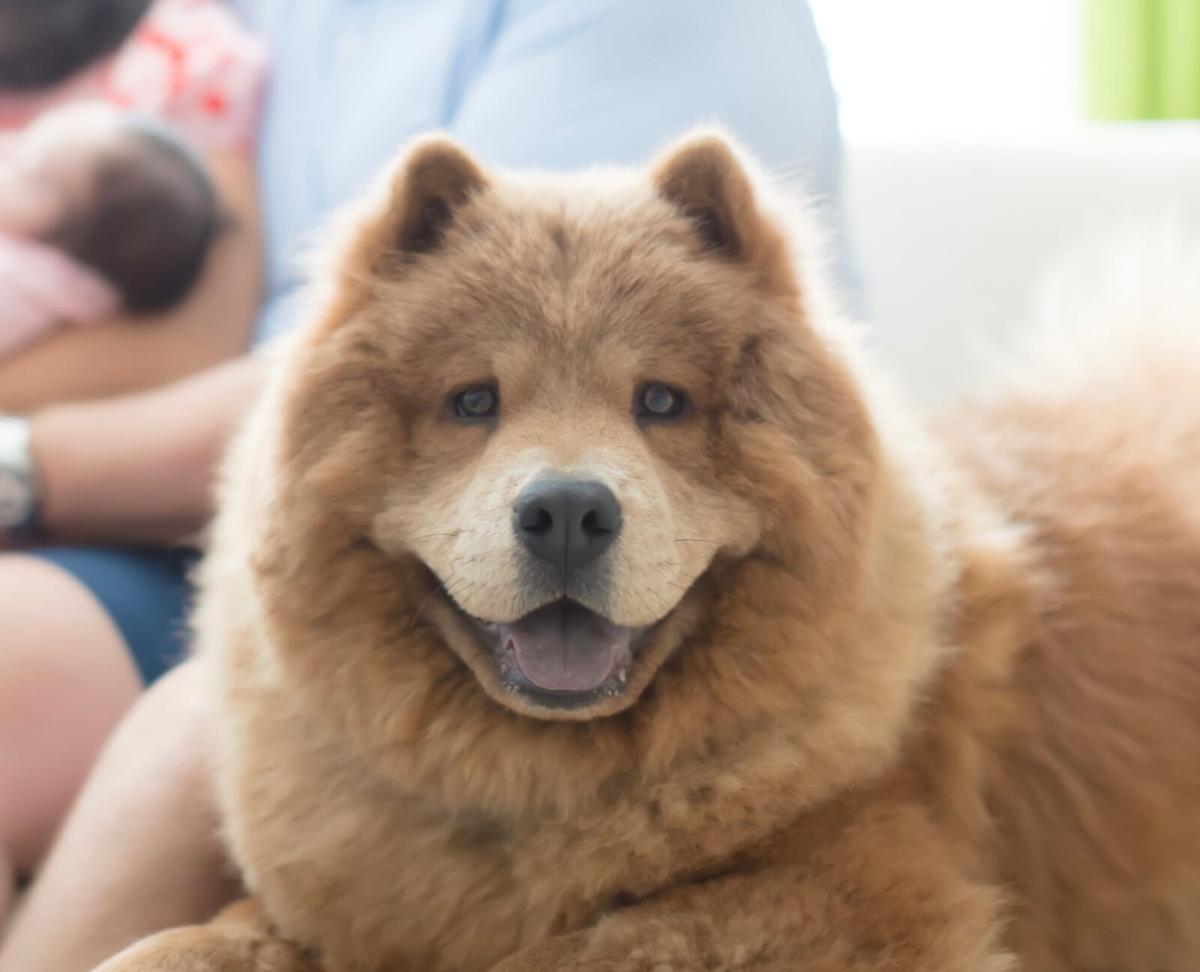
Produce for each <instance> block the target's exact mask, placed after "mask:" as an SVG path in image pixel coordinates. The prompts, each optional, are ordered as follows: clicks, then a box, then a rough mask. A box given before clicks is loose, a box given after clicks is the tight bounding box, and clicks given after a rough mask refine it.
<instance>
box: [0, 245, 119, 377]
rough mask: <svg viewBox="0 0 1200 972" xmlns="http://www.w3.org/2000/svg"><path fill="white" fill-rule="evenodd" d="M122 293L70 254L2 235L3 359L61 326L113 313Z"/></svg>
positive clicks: (0, 342)
mask: <svg viewBox="0 0 1200 972" xmlns="http://www.w3.org/2000/svg"><path fill="white" fill-rule="evenodd" d="M119 306H120V295H119V294H118V293H117V291H116V289H115V288H114V287H113V286H112V285H111V284H110V283H109V282H108V281H107V280H105V279H104V278H103V277H101V276H100V275H99V274H97V273H95V272H94V271H93V270H91V269H90V268H88V267H85V266H84V265H83V264H81V263H79V262H77V261H75V260H73V259H71V257H69V256H67V255H65V254H64V253H61V252H60V251H58V250H55V249H53V248H51V247H48V246H44V245H43V244H41V243H34V242H31V241H29V240H23V239H19V238H17V237H14V236H8V235H5V234H2V233H0V358H4V357H6V356H8V355H11V354H13V353H14V352H16V351H19V350H20V349H22V348H24V347H26V346H27V345H29V344H33V343H34V342H36V341H39V340H41V339H42V338H44V337H48V336H49V335H50V334H52V333H53V332H54V331H56V330H58V329H59V328H62V327H86V326H87V325H89V324H95V323H98V322H99V321H102V320H104V319H105V318H106V317H109V316H111V315H112V314H114V313H115V312H116V311H117V309H118V307H119Z"/></svg>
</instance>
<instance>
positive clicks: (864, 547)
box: [105, 134, 1200, 972]
mask: <svg viewBox="0 0 1200 972" xmlns="http://www.w3.org/2000/svg"><path fill="white" fill-rule="evenodd" d="M815 264H816V259H815V257H814V256H813V254H812V253H811V252H809V247H808V246H807V245H806V244H805V243H804V242H803V239H802V238H801V237H799V236H797V235H796V230H795V229H794V228H793V225H792V222H791V220H790V218H785V217H784V216H783V215H781V212H780V211H779V210H778V209H777V207H776V206H775V205H774V204H773V203H772V202H771V201H770V200H769V199H768V198H767V195H766V193H765V190H764V189H763V187H762V185H761V183H760V182H759V181H758V180H756V178H755V177H754V175H753V174H752V172H751V171H750V170H749V169H748V168H747V166H746V164H745V162H744V161H743V160H742V159H741V158H740V156H739V153H738V152H737V151H736V150H735V149H733V148H731V147H730V145H729V144H728V143H727V142H725V141H724V140H723V139H721V138H720V137H719V136H715V135H709V134H700V135H697V136H694V137H692V138H690V139H688V140H686V141H684V142H683V143H681V144H679V145H678V146H676V147H675V148H674V149H672V150H671V151H670V152H668V153H666V154H665V155H664V156H663V157H662V158H660V159H659V160H658V161H657V163H656V164H654V166H653V167H652V168H651V170H650V171H649V172H648V173H645V174H643V173H612V174H609V175H603V176H597V175H596V174H592V175H589V176H586V177H576V178H546V177H529V178H523V177H515V176H506V175H497V174H492V173H488V172H486V171H484V169H482V168H481V167H480V166H479V165H478V164H477V163H476V162H475V161H473V160H472V159H471V158H470V157H468V156H467V155H466V154H465V153H464V152H463V151H462V150H461V149H459V148H458V147H456V146H455V145H454V144H452V143H450V142H448V141H446V140H443V139H440V138H433V139H426V140H423V141H420V142H418V143H417V144H415V145H414V146H412V147H411V148H410V149H409V150H408V151H407V153H406V154H405V155H404V157H403V159H402V160H401V161H400V163H399V165H398V167H397V168H396V170H395V172H394V174H393V175H392V176H391V178H390V179H389V180H388V181H387V183H386V185H385V186H383V188H382V190H381V192H380V193H379V194H378V195H377V196H376V197H373V198H372V199H371V200H369V201H368V202H367V203H366V204H365V206H364V208H363V209H362V210H361V212H359V213H358V214H357V215H356V216H354V217H352V218H351V219H350V220H349V222H348V226H347V229H346V231H345V233H344V234H343V238H342V239H341V241H340V243H339V244H338V246H337V247H336V250H335V257H334V259H333V261H332V265H331V266H330V268H329V270H328V271H327V273H326V274H325V276H324V278H323V279H324V282H325V284H326V289H327V293H326V294H325V295H324V296H323V297H322V298H321V302H320V311H319V313H317V314H315V315H314V318H313V320H312V322H311V324H310V325H309V326H308V327H306V328H305V329H303V331H302V332H301V333H300V334H299V335H298V336H297V337H296V339H295V340H294V341H293V342H292V343H291V345H290V346H289V347H288V348H287V349H286V351H285V353H284V354H283V355H282V358H281V366H280V368H279V369H278V372H277V374H276V377H275V380H274V381H273V383H272V385H271V387H270V388H269V390H268V392H267V393H266V395H265V396H264V398H263V400H262V403H261V405H260V407H259V408H258V410H257V412H256V414H255V416H254V418H253V421H252V423H251V425H250V427H249V428H248V430H247V432H246V433H245V434H244V435H243V437H242V439H241V441H240V445H239V446H238V447H237V448H236V449H235V453H234V456H233V458H232V461H231V463H230V466H229V475H228V477H227V482H226V485H225V490H224V504H223V510H222V513H221V516H220V520H219V523H218V527H217V530H216V536H215V542H214V547H213V551H212V554H211V556H210V557H209V559H208V561H207V564H206V567H205V570H204V580H203V597H202V603H201V606H200V609H199V614H198V621H197V623H198V630H199V638H200V652H201V656H202V659H203V662H204V663H205V664H208V665H209V666H211V668H212V671H213V672H214V674H215V677H216V684H217V686H218V691H219V693H220V698H221V704H222V706H223V715H224V719H223V726H222V729H223V739H222V745H221V752H220V758H219V771H218V780H219V790H220V794H221V802H222V805H223V808H224V813H225V819H226V826H227V833H228V839H229V844H230V847H231V848H232V852H233V855H234V857H235V859H236V861H237V863H238V864H239V866H240V867H241V869H242V873H243V874H244V875H245V879H246V883H247V887H248V888H249V890H250V892H251V894H252V896H253V903H248V904H247V905H244V906H242V907H240V908H239V909H237V910H236V911H235V913H234V914H232V915H230V916H227V917H226V918H224V919H222V920H219V921H218V922H216V923H215V924H213V925H211V926H209V927H206V928H200V929H186V930H178V931H173V932H168V933H166V934H164V935H162V936H159V937H157V938H155V939H151V940H149V941H147V942H145V943H142V944H140V945H138V946H135V947H134V948H133V949H132V950H130V951H129V952H127V953H125V954H123V955H122V956H120V957H118V958H117V959H115V960H113V961H112V962H111V963H110V964H109V965H107V966H106V967H105V969H106V972H114V970H120V972H134V970H140V972H141V970H149V969H160V970H177V972H180V970H182V972H195V970H219V972H251V970H253V972H300V970H310V969H313V970H315V969H320V970H324V972H407V970H420V972H440V970H447V972H449V970H455V972H473V970H487V969H496V970H501V969H502V970H505V972H518V970H519V972H538V970H541V972H565V970H587V972H617V970H628V972H634V970H638V972H668V970H676V972H679V970H692V969H709V970H726V969H745V970H756V972H767V970H771V972H783V970H804V972H882V970H896V972H913V970H927V972H950V970H962V972H968V970H969V972H1002V970H1011V969H1024V970H1031V972H1077V970H1085V969H1086V970H1098V972H1099V970H1103V972H1110V970H1122V972H1161V970H1179V972H1186V970H1195V969H1200V382H1198V381H1197V378H1196V376H1197V374H1200V371H1198V370H1197V368H1198V366H1200V354H1198V353H1195V352H1194V351H1193V352H1192V356H1191V357H1190V359H1189V358H1186V357H1182V356H1180V355H1164V356H1162V357H1160V358H1154V357H1152V356H1151V355H1149V354H1147V355H1144V356H1142V357H1137V356H1134V355H1132V354H1129V355H1126V356H1125V357H1124V358H1123V359H1121V366H1120V367H1107V366H1103V367H1098V368H1097V370H1096V371H1095V375H1096V377H1095V380H1089V379H1088V378H1087V377H1086V376H1075V377H1073V378H1072V379H1071V380H1070V381H1069V382H1067V381H1062V382H1056V381H1054V380H1048V381H1043V382H1036V383H1030V387H1031V388H1033V389H1035V390H1033V391H1025V392H1020V391H1018V392H1013V393H1012V394H1010V395H1008V396H1007V397H1005V398H1003V399H1000V400H998V401H996V402H994V403H992V404H990V405H985V406H977V407H974V408H970V409H968V408H964V409H962V410H959V411H957V412H955V413H954V414H953V416H952V419H953V421H952V422H951V423H950V424H948V425H947V426H946V428H945V429H944V430H942V431H941V432H940V433H939V434H938V435H936V436H934V435H929V434H928V433H927V432H926V431H923V429H922V427H921V426H920V425H919V424H918V423H916V422H915V421H912V420H911V419H909V418H908V416H907V415H906V413H905V411H904V409H903V408H902V407H901V405H900V404H899V403H898V402H897V401H895V400H893V398H892V397H891V396H890V395H888V394H887V392H886V390H885V389H884V387H883V386H882V385H881V383H880V381H879V380H878V379H877V377H876V376H874V375H873V374H872V373H871V372H870V370H869V368H868V366H867V364H866V363H865V362H863V361H862V360H861V355H860V353H859V352H858V351H857V350H856V349H855V347H854V344H853V340H852V339H851V336H850V335H849V333H848V329H847V328H846V327H845V325H843V324H842V323H840V320H839V314H838V311H837V308H836V306H835V305H834V303H833V302H832V301H831V300H830V299H829V297H827V296H826V292H825V290H824V289H823V285H822V283H821V281H820V274H819V272H818V271H817V267H816V266H815ZM1195 347H1196V348H1197V349H1200V341H1197V342H1195ZM1168 401H1169V402H1171V403H1172V408H1171V410H1170V411H1167V410H1166V403H1167V402H1168Z"/></svg>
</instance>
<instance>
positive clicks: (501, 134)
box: [0, 0, 849, 972]
mask: <svg viewBox="0 0 1200 972" xmlns="http://www.w3.org/2000/svg"><path fill="white" fill-rule="evenodd" d="M239 9H240V11H241V12H242V13H243V14H244V15H245V17H246V19H247V21H248V23H249V24H250V25H251V26H252V27H253V28H255V29H256V30H257V31H258V32H259V33H260V35H261V36H262V37H263V38H265V39H266V40H267V42H268V44H269V46H270V49H271V52H272V66H273V67H272V70H273V74H272V86H271V92H270V95H269V98H268V101H267V104H266V110H265V116H264V124H263V128H262V132H261V138H260V144H259V152H258V162H259V166H258V168H259V175H260V184H261V186H262V199H263V208H264V216H265V222H266V228H267V240H268V244H269V246H268V293H267V297H266V301H265V303H264V306H263V308H262V312H261V315H260V316H259V323H258V329H257V336H258V339H259V340H264V339H267V338H269V337H270V336H273V335H275V334H280V333H283V332H286V331H287V330H288V329H289V327H290V326H291V325H292V324H293V323H294V322H295V320H296V319H297V316H298V315H299V314H301V313H303V301H302V298H301V297H300V296H299V294H300V286H299V285H300V283H301V276H300V274H299V272H298V270H297V262H296V256H297V254H298V253H299V252H300V251H301V250H302V249H303V245H304V243H305V241H306V240H307V239H308V238H309V237H310V235H311V234H312V232H313V231H314V230H315V229H316V228H317V227H318V226H319V225H320V224H321V223H322V221H323V220H324V219H325V217H326V216H327V214H328V213H329V212H330V211H331V210H332V209H333V208H335V207H337V206H338V205H340V204H341V203H342V202H344V201H346V200H348V199H350V198H352V197H353V196H354V195H355V194H356V193H357V192H358V191H359V190H360V189H361V188H362V187H363V186H364V185H365V183H366V182H367V181H368V180H369V178H370V177H371V176H372V175H373V174H374V173H375V172H376V171H377V170H378V169H379V168H380V167H381V166H382V165H383V164H384V163H385V162H386V161H387V160H388V159H389V158H390V157H391V156H392V155H393V154H394V153H395V152H396V151H397V149H398V148H399V147H400V145H401V144H402V143H403V142H405V141H406V140H407V139H408V138H409V137H410V136H412V135H414V134H417V133H419V132H422V131H426V130H428V129H431V128H443V129H445V130H447V131H448V132H449V133H450V134H451V135H453V136H454V137H455V138H457V139H459V140H460V141H461V142H463V143H464V144H465V145H466V146H467V147H468V148H470V149H471V150H472V151H474V152H476V153H478V155H479V156H480V157H481V158H483V159H485V160H486V161H487V162H488V163H490V164H494V165H497V166H511V167H537V168H542V169H574V168H580V167H584V166H587V165H590V164H603V163H628V162H634V161H639V160H642V159H644V158H645V157H646V156H648V155H649V154H650V153H651V152H652V151H653V150H654V149H655V148H657V147H658V146H659V145H660V144H661V143H663V142H664V141H666V140H667V139H668V138H670V137H671V136H674V135H676V134H678V133H679V132H681V131H683V130H685V129H687V128H689V127H691V126H693V125H695V124H697V123H699V122H714V121H715V122H718V123H720V124H723V125H724V126H726V127H727V128H728V129H730V130H731V132H732V133H733V134H734V135H735V136H737V137H738V138H739V139H740V140H741V141H742V142H744V143H745V144H747V145H748V146H750V147H751V148H752V149H753V150H754V151H755V152H756V153H757V154H758V155H759V157H760V158H761V160H762V161H763V162H764V163H765V164H766V166H767V167H768V169H770V170H773V171H775V172H777V173H784V174H789V175H801V176H803V177H804V182H805V184H806V188H808V189H809V190H810V191H811V192H812V193H813V194H815V197H816V199H817V201H818V203H820V204H821V205H822V210H823V212H824V214H825V216H826V219H827V222H829V223H830V225H831V228H832V229H833V230H834V231H835V233H836V231H837V229H838V227H839V225H840V198H839V167H840V144H839V139H838V130H837V118H836V110H835V105H834V101H833V95H832V90H831V87H830V83H829V78H828V74H827V70H826V66H825V61H824V54H823V51H822V49H821V46H820V43H819V40H818V38H817V35H816V31H815V28H814V25H813V22H812V18H811V14H810V12H809V10H808V8H807V5H806V4H805V3H804V2H803V0H752V2H749V3H743V4H736V5H734V4H727V3H724V2H722V0H703V2H700V3H695V2H691V0H658V2H656V3H653V4H647V3H642V2H640V0H577V2H572V3H570V4H565V3H554V2H548V0H509V2H506V3H502V2H499V0H491V2H486V3H485V2H479V0H439V2H436V3H434V2H426V3H416V4H403V5H401V4H395V3H391V2H388V0H356V2H354V3H350V2H347V0H313V2H311V3H308V2H306V3H304V4H288V3H285V2H281V0H243V2H242V3H241V4H240V5H239ZM835 238H836V239H839V240H840V239H841V238H840V237H838V236H835ZM831 258H832V259H834V260H836V261H837V262H838V264H839V266H841V267H842V269H843V279H847V278H848V276H849V271H848V270H847V267H848V265H849V264H848V261H847V259H846V254H845V247H844V244H842V245H841V247H840V249H838V250H837V251H836V252H834V253H833V254H831ZM262 374H263V369H262V364H261V361H260V357H259V356H258V355H251V356H248V357H245V358H243V359H241V360H238V361H235V362H231V363H229V364H226V365H223V366H221V367H218V368H214V369H212V370H210V371H209V372H207V373H204V374H201V375H197V376H194V377H191V378H188V379H186V380H184V381H181V382H179V383H177V384H175V385H172V386H169V387H167V388H165V389H162V390H159V391H153V392H146V393H142V394H139V395H135V396H131V397H125V398H115V399H112V400H109V401H105V402H99V403H75V404H66V405H58V406H54V407H50V408H47V409H44V410H40V411H38V412H36V413H35V414H33V415H32V416H31V417H30V418H29V419H28V420H24V419H21V420H15V419H11V418H10V419H8V420H7V421H5V420H0V480H2V479H3V477H4V476H5V475H6V476H7V484H8V485H7V492H8V494H9V497H10V498H9V502H8V504H7V514H4V512H3V511H4V509H5V504H4V502H3V501H2V500H0V515H6V517H7V519H6V520H5V521H4V522H6V523H7V530H8V536H9V542H10V544H13V545H16V544H17V543H25V544H27V545H28V544H29V543H30V541H31V539H34V541H35V542H44V539H40V538H47V537H52V538H57V539H69V540H73V541H75V542H76V543H86V544H87V546H77V547H75V548H73V550H74V553H75V556H76V557H77V558H78V559H77V560H75V561H74V562H71V561H68V560H65V559H61V558H56V557H55V551H54V548H47V547H45V546H27V548H26V552H24V553H11V554H8V555H4V556H0V619H2V620H0V642H3V643H5V644H6V646H7V647H6V653H5V655H4V656H3V657H0V793H5V794H8V793H11V792H14V791H13V789H12V787H11V784H10V783H9V781H10V780H12V779H14V778H16V779H25V780H28V779H29V778H30V777H29V775H28V773H29V769H30V767H31V766H32V767H35V768H44V767H46V766H50V765H52V766H54V767H59V766H64V765H69V766H71V767H73V768H74V771H75V772H76V773H78V772H80V767H82V766H85V765H86V763H87V758H90V753H91V752H92V751H93V748H92V747H94V745H95V744H96V739H97V738H98V734H99V733H100V732H101V731H102V727H103V726H105V725H107V724H108V722H109V721H110V720H111V718H112V717H113V714H114V713H116V712H119V711H121V710H122V709H123V708H125V707H127V706H129V705H130V704H132V702H133V700H134V698H135V697H136V695H137V692H138V689H139V679H138V677H137V676H138V673H139V671H140V672H141V673H142V675H143V680H147V679H148V677H149V676H150V675H151V674H152V673H157V672H159V671H161V670H162V669H163V668H164V667H165V666H166V664H167V662H168V660H169V659H171V658H172V657H174V656H175V655H177V653H178V651H179V646H178V642H177V641H176V640H174V638H173V634H174V632H176V631H177V630H178V629H179V626H180V625H181V623H182V613H183V602H184V594H183V589H182V586H181V585H180V586H176V587H172V588H170V589H169V590H164V587H163V584H162V582H161V575H159V574H156V573H154V572H153V571H148V570H147V569H146V567H145V565H144V564H143V563H141V562H139V561H137V560H134V559H131V558H130V556H129V554H128V551H127V550H126V549H124V548H122V547H121V546H119V545H120V544H123V543H130V542H170V541H173V540H177V539H178V538H179V537H182V536H185V535H187V534H188V533H190V532H192V531H194V530H196V529H197V528H199V527H200V526H201V525H202V524H203V523H204V521H205V520H206V518H207V516H208V514H209V512H210V503H211V499H210V486H211V480H212V471H213V466H214V463H215V462H216V460H217V458H218V457H219V455H220V453H221V451H222V448H223V445H224V443H225V441H226V438H227V436H228V435H229V433H230V430H231V429H232V428H233V427H234V426H235V425H236V423H237V422H238V419H239V417H240V416H241V415H242V414H243V412H244V411H245V409H246V407H247V405H248V404H249V403H250V402H251V401H252V399H253V396H254V393H255V390H256V388H257V387H258V385H259V383H260V381H261V380H262ZM6 443H7V444H6ZM4 492H5V489H4V487H3V484H2V483H0V494H2V493H4ZM51 645H52V646H53V649H52V650H47V648H48V646H51ZM131 659H136V660H137V661H136V663H135V661H133V660H131ZM34 699H36V700H37V701H36V702H35V701H31V700H34ZM48 709H53V710H54V711H57V712H59V713H68V712H70V713H74V714H76V716H75V718H76V722H75V725H74V726H73V731H72V732H66V731H62V726H61V721H60V722H55V720H53V719H52V718H49V717H48V715H47V710H48ZM209 719H210V716H209V710H208V699H207V693H206V686H205V684H204V682H203V677H202V675H201V672H200V670H199V669H197V668H196V666H195V665H194V664H192V663H185V664H183V665H181V666H179V667H178V668H177V669H175V670H174V671H171V672H169V673H168V674H167V675H166V676H165V677H163V678H162V679H161V680H160V681H158V683H157V684H156V685H154V686H153V687H152V688H151V689H150V691H149V692H148V693H147V694H146V695H145V696H144V698H143V700H142V701H141V702H140V703H139V704H138V705H137V706H135V707H134V709H133V711H132V712H130V713H129V715H128V716H127V717H126V719H125V720H124V722H123V723H122V724H121V726H120V727H119V728H118V729H117V731H116V732H115V734H114V735H113V737H112V739H111V740H110V742H109V744H108V746H107V748H106V750H105V751H104V753H103V754H102V755H101V757H100V760H99V762H98V764H97V766H96V769H95V771H94V773H93V775H92V777H91V779H90V781H89V782H88V784H87V785H86V787H84V789H83V791H82V793H81V794H80V797H79V800H78V802H77V804H76V806H75V808H74V810H73V811H72V813H71V815H70V817H69V818H68V819H67V821H66V823H65V824H64V826H63V827H62V829H61V831H60V833H59V835H58V838H57V840H56V842H55V846H54V849H53V850H52V852H51V853H50V854H49V856H48V857H47V858H46V859H45V860H44V861H42V859H41V858H42V855H41V849H42V847H43V846H44V840H45V837H46V834H47V833H48V829H47V821H48V820H50V819H52V818H53V814H52V813H46V812H45V811H46V810H47V808H48V805H57V804H56V801H55V800H45V801H44V803H41V804H40V805H39V800H38V797H37V796H36V794H31V795H30V796H29V797H28V798H27V799H25V800H24V801H22V802H21V804H20V805H17V804H14V803H12V802H11V801H10V802H9V803H4V804H0V835H3V837H4V840H5V846H7V847H8V848H9V851H8V855H9V856H8V861H7V866H8V868H9V869H10V870H17V871H25V872H26V873H28V872H30V871H33V870H35V869H37V870H38V875H37V880H36V881H35V882H34V884H33V886H32V888H31V889H30V891H29V893H28V894H27V896H26V898H25V900H24V902H23V905H22V907H21V910H20V911H19V912H18V915H17V918H16V920H15V922H14V923H13V924H12V927H11V930H10V934H9V937H8V939H7V940H6V941H5V942H4V944H3V946H2V947H0V972H19V970H20V972H23V970H27V969H32V968H36V969H39V970H43V972H60V970H61V972H66V970H79V969H86V968H88V967H90V966H91V965H92V964H94V963H96V962H98V961H100V960H102V959H103V958H105V957H106V956H108V955H109V954H111V953H113V952H115V951H116V950H118V949H119V948H121V947H123V946H124V945H126V944H127V943H129V942H130V941H132V940H134V939H136V938H139V937H141V936H142V935H144V934H146V933H149V932H151V931H154V930H157V929H159V928H163V927H166V926H169V925H174V924H179V923H186V922H194V921H197V920H202V919H204V918H206V917H207V916H209V915H210V914H211V913H212V912H213V911H215V910H216V909H217V908H218V907H219V906H220V905H221V904H222V903H224V901H226V900H227V899H228V898H229V896H230V895H231V894H233V893H234V885H233V884H232V882H231V880H230V876H229V875H228V873H227V872H226V870H225V867H224V863H223V860H224V859H223V857H222V854H221V850H220V847H219V843H218V841H217V839H216V837H215V833H216V821H215V819H214V811H213V809H212V805H211V802H210V798H209V794H208V792H207V774H206V772H205V766H204V762H205V758H206V753H207V733H208V731H209V729H210V725H209ZM51 725H53V726H55V727H56V731H54V732H50V731H45V727H47V726H51ZM31 726H32V729H31ZM18 739H20V740H22V744H21V745H20V746H16V745H14V744H13V742H12V741H13V740H18ZM22 774H24V775H22ZM46 775H51V774H46ZM57 775H58V776H59V777H60V779H59V781H58V787H59V790H60V791H67V790H69V789H71V788H72V787H73V786H74V784H75V783H76V782H77V779H78V776H74V777H70V774H68V773H66V772H62V773H59V774H57ZM68 777H70V778H68ZM56 799H57V798H56ZM39 862H41V866H40V868H39V867H38V865H39ZM3 867H4V862H3V859H2V858H0V869H2V868H3ZM0 879H2V878H0ZM63 915H70V916H71V920H70V922H69V925H68V926H64V923H63V921H62V916H63Z"/></svg>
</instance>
